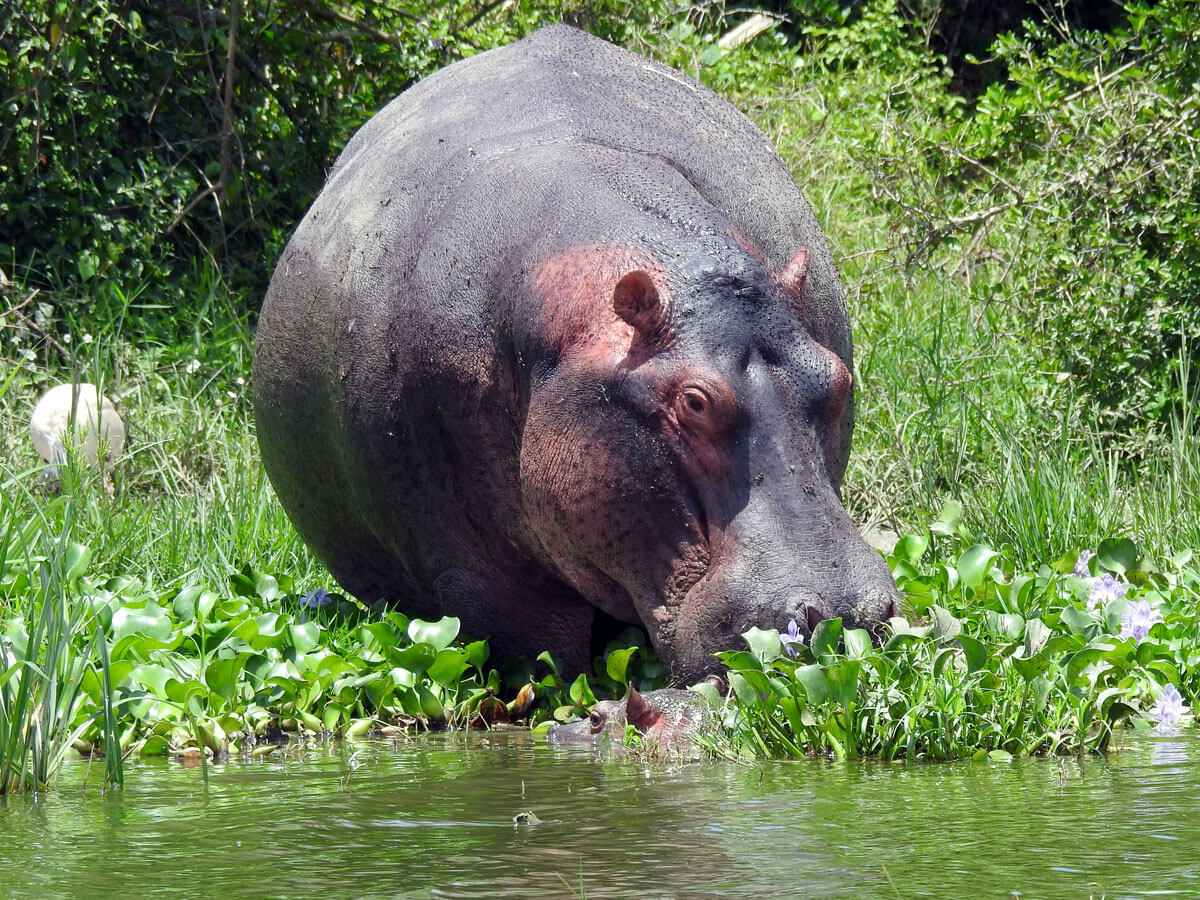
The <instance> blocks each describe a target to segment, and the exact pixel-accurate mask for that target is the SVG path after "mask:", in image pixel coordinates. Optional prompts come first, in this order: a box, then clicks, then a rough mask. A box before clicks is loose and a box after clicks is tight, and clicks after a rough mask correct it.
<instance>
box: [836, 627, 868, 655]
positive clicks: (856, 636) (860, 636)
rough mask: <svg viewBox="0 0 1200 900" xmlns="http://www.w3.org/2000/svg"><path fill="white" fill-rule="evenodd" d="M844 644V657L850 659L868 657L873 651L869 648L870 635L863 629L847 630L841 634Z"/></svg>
mask: <svg viewBox="0 0 1200 900" xmlns="http://www.w3.org/2000/svg"><path fill="white" fill-rule="evenodd" d="M842 637H843V639H844V640H845V643H846V655H847V656H848V657H850V658H851V659H862V658H863V657H866V656H869V655H870V654H871V652H872V650H873V649H874V648H873V647H872V646H871V635H870V633H869V632H867V630H866V629H864V628H848V629H846V631H845V632H843V633H842Z"/></svg>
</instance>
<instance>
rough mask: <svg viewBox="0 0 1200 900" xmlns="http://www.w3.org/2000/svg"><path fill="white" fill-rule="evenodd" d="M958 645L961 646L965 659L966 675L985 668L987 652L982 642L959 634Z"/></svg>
mask: <svg viewBox="0 0 1200 900" xmlns="http://www.w3.org/2000/svg"><path fill="white" fill-rule="evenodd" d="M958 643H959V644H960V645H961V646H962V648H963V655H964V656H965V657H966V659H967V672H968V673H970V672H978V671H979V670H980V669H983V668H986V667H987V663H988V651H987V647H986V646H985V645H984V643H983V641H981V640H979V639H978V638H973V637H970V636H968V635H965V634H960V635H959V636H958Z"/></svg>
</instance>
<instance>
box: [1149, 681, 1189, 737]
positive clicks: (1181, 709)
mask: <svg viewBox="0 0 1200 900" xmlns="http://www.w3.org/2000/svg"><path fill="white" fill-rule="evenodd" d="M1186 714H1187V706H1186V705H1184V702H1183V696H1182V695H1181V694H1180V693H1179V688H1177V687H1175V685H1173V684H1168V685H1167V686H1166V687H1165V688H1163V689H1162V693H1161V694H1159V695H1158V700H1156V701H1155V702H1154V706H1153V707H1152V708H1151V710H1150V715H1151V716H1153V717H1154V719H1155V721H1156V722H1157V723H1158V724H1157V725H1156V726H1155V729H1154V731H1155V733H1157V734H1175V732H1176V731H1177V730H1178V728H1179V726H1180V725H1181V724H1182V723H1183V717H1184V716H1185V715H1186Z"/></svg>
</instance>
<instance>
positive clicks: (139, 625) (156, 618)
mask: <svg viewBox="0 0 1200 900" xmlns="http://www.w3.org/2000/svg"><path fill="white" fill-rule="evenodd" d="M112 627H113V642H114V643H116V642H117V641H120V640H121V639H122V638H125V637H129V636H130V635H142V636H145V637H150V638H153V639H154V640H157V641H166V640H167V639H168V638H169V637H170V636H171V620H170V619H169V618H168V617H167V614H166V612H164V611H163V609H162V607H160V606H159V605H158V604H157V603H155V602H153V601H150V602H147V603H146V605H145V606H143V607H142V608H141V609H138V608H137V607H134V606H122V607H121V608H120V609H118V610H117V611H116V612H115V613H113V618H112Z"/></svg>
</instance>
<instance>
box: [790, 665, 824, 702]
mask: <svg viewBox="0 0 1200 900" xmlns="http://www.w3.org/2000/svg"><path fill="white" fill-rule="evenodd" d="M796 680H797V681H798V682H800V684H801V686H802V687H803V688H804V696H805V697H807V698H808V702H809V703H811V704H813V705H816V704H818V703H824V702H825V701H826V700H827V699H828V698H829V692H830V690H831V689H830V686H829V680H828V679H827V678H826V677H825V672H824V670H823V669H822V667H821V666H799V667H798V668H797V669H796Z"/></svg>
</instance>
